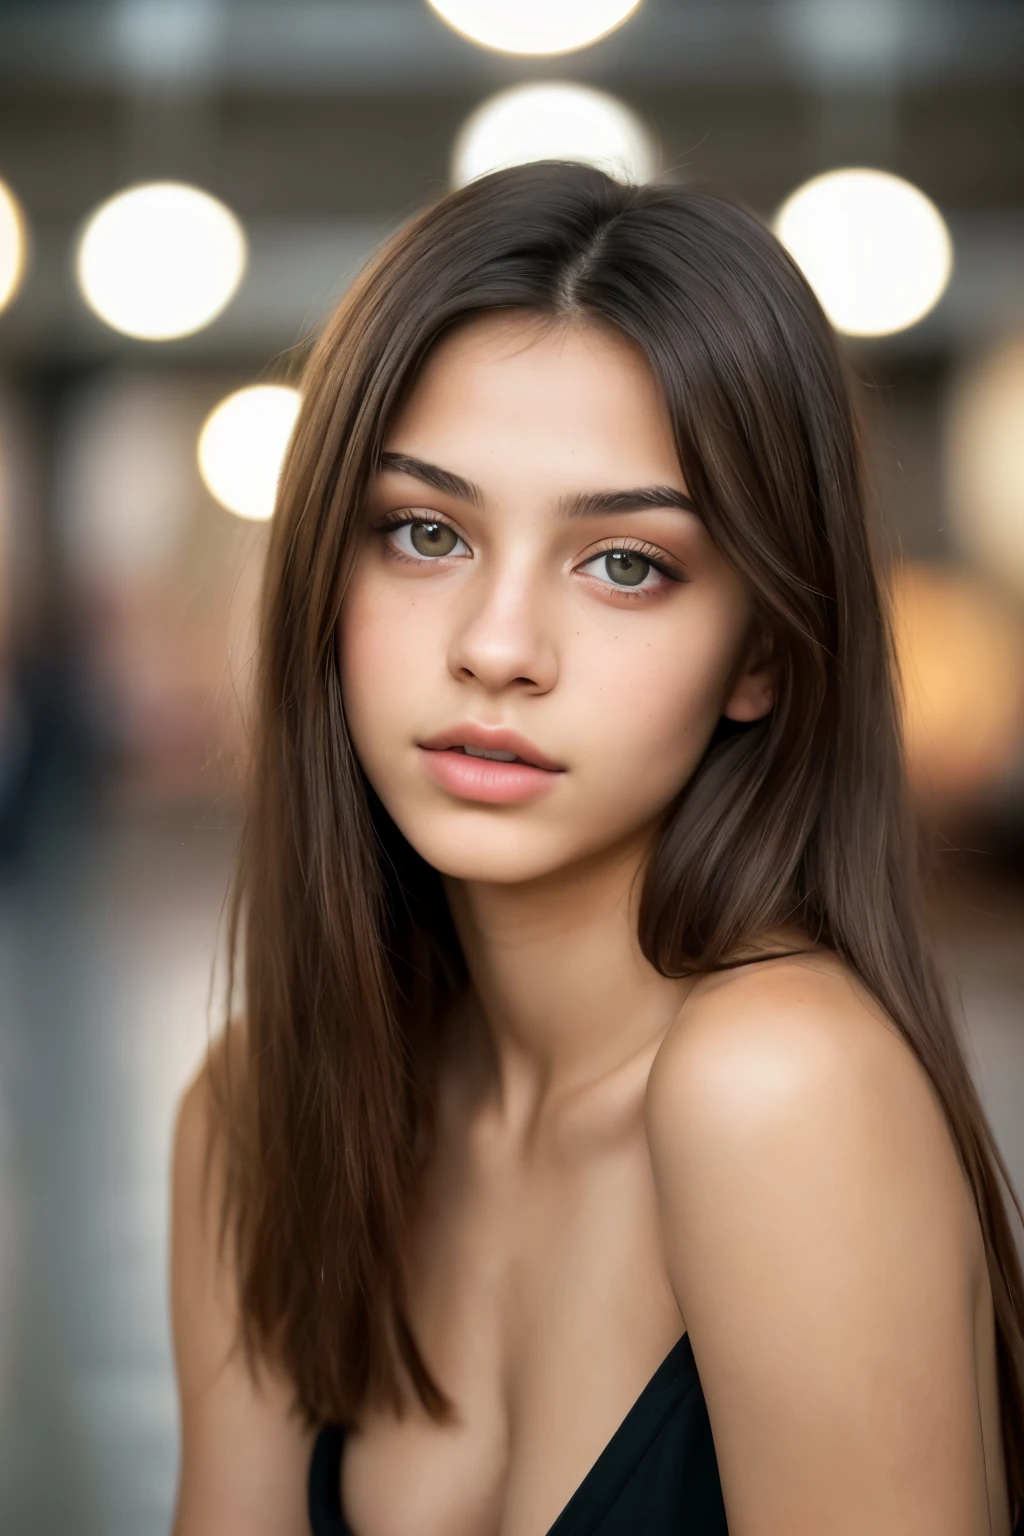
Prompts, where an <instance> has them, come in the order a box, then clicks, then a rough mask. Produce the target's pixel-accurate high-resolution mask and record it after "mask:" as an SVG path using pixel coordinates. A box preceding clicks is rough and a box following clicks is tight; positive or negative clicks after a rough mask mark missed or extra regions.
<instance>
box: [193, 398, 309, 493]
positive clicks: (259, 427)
mask: <svg viewBox="0 0 1024 1536" xmlns="http://www.w3.org/2000/svg"><path fill="white" fill-rule="evenodd" d="M298 410H299V393H298V390H295V389H291V388H290V387H289V386H287V385H284V384H252V385H249V386H248V387H247V388H245V389H239V390H236V391H235V393H234V394H232V395H228V396H227V398H226V399H224V400H222V401H221V402H220V404H219V405H217V406H215V407H214V409H213V410H212V411H211V412H210V414H209V416H208V417H207V418H206V421H205V422H204V424H203V429H202V431H201V432H200V434H199V447H198V457H199V472H200V474H201V475H202V477H203V480H204V482H205V483H206V487H207V489H208V491H209V492H210V494H211V496H213V497H214V498H215V499H216V500H217V501H219V502H220V504H221V506H222V507H227V509H228V511H229V512H234V513H236V515H237V516H238V517H248V518H252V519H253V520H254V521H257V522H263V521H265V520H266V519H267V518H268V517H270V516H271V514H272V513H273V510H274V498H275V496H276V494H277V482H278V478H279V476H280V473H281V464H282V462H283V460H284V455H285V450H286V448H287V447H288V440H289V438H290V437H291V434H292V428H293V427H294V426H295V418H296V416H297V415H298Z"/></svg>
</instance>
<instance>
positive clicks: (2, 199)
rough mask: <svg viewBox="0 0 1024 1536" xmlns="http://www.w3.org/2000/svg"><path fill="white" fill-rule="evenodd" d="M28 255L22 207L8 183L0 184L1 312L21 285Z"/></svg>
mask: <svg viewBox="0 0 1024 1536" xmlns="http://www.w3.org/2000/svg"><path fill="white" fill-rule="evenodd" d="M27 251H28V226H27V225H26V222H25V215H24V214H23V213H22V211H21V205H20V203H19V202H18V199H17V198H16V197H15V195H14V193H13V192H12V191H11V189H10V187H9V186H8V185H7V184H6V182H3V181H0V309H4V308H5V307H6V305H8V304H9V303H10V302H11V300H12V299H13V298H14V295H15V294H16V293H17V291H18V288H19V286H20V284H21V279H22V277H23V275H24V272H25V259H26V255H27Z"/></svg>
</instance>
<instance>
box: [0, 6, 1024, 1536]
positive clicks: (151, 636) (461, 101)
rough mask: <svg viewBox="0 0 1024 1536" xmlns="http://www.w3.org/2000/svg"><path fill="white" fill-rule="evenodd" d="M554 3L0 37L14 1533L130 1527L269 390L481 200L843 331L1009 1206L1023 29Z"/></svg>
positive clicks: (253, 564)
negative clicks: (614, 225) (343, 309)
mask: <svg viewBox="0 0 1024 1536" xmlns="http://www.w3.org/2000/svg"><path fill="white" fill-rule="evenodd" d="M592 9H593V20H592V24H591V25H590V30H589V32H588V31H587V26H586V23H587V15H588V7H587V6H586V5H584V4H580V5H577V6H575V7H567V6H562V5H560V4H558V3H556V0H548V3H547V4H544V5H540V6H538V5H537V4H534V3H526V0H520V3H517V0H479V3H474V0H461V3H459V4H457V5H456V4H454V3H443V0H436V3H428V0H3V3H2V4H0V1531H3V1532H4V1533H11V1536H65V1533H67V1532H69V1531H74V1532H75V1533H76V1536H160V1533H166V1532H167V1530H168V1527H169V1523H170V1518H171V1509H172V1504H173V1498H174V1487H175V1478H176V1470H177V1456H178V1422H177V1406H176V1400H175V1389H174V1380H173V1372H172V1363H171V1344H170V1328H169V1319H168V1297H167V1234H168V1202H169V1159H170V1147H171V1129H172V1120H173V1115H174V1110H175V1104H176V1100H177V1098H178V1095H179V1094H180V1092H181V1089H182V1087H183V1085H184V1084H185V1082H186V1081H187V1080H188V1078H189V1077H190V1076H191V1074H192V1073H193V1072H194V1070H195V1069H196V1067H197V1065H198V1063H199V1060H200V1058H201V1056H202V1053H203V1051H204V1049H205V1045H206V1040H207V1032H208V1030H213V1029H215V1028H217V1027H218V1024H219V1011H218V1010H219V1008H220V1006H221V1002H222V993H221V988H222V985H223V950H222V941H223V933H222V929H221V923H222V902H223V899H224V895H225V890H226V885H227V880H228V875H229V871H230V867H231V860H232V855H233V853H234V850H235V847H236V843H237V837H238V832H239V826H240V816H241V804H240V792H239V790H240V782H241V775H242V772H243V770H244V765H245V762H246V752H247V745H248V734H247V724H246V722H247V710H248V699H249V688H250V682H251V674H252V662H253V654H254V649H255V644H256V630H255V606H256V602H257V597H258V592H259V584H260V573H261V564H262V559H263V552H264V548H265V544H266V539H267V533H268V527H269V522H270V518H271V514H272V507H273V497H274V485H275V480H276V476H277V473H278V469H279V466H280V462H281V456H282V453H283V451H284V448H285V445H286V443H287V439H288V434H289V432H290V430H291V427H292V424H293V422H294V418H295V411H296V407H297V395H296V383H297V380H298V378H299V375H300V371H301V366H302V362H303V359H304V357H305V355H306V352H307V348H308V344H309V341H310V339H311V338H312V337H313V336H315V334H316V331H317V327H318V324H319V322H320V320H321V318H322V317H323V316H324V315H325V313H326V312H327V311H328V310H329V309H330V308H331V306H332V305H333V304H334V303H335V302H336V300H337V298H338V297H339V295H340V294H341V293H342V292H343V291H344V289H345V286H346V284H347V283H348V282H349V281H350V279H351V277H352V275H353V274H354V272H355V271H357V270H358V268H359V266H360V265H361V263H362V262H363V261H364V260H365V258H366V257H367V256H368V255H369V254H370V253H371V252H372V251H373V250H374V249H375V247H376V246H378V245H379V244H380V242H381V241H382V240H383V239H384V238H385V237H386V236H387V235H389V234H390V233H391V232H392V231H393V230H394V229H396V228H397V227H398V226H399V225H400V224H401V223H402V222H403V221H404V220H405V219H407V218H408V217H409V216H410V215H411V214H413V213H414V212H416V211H417V210H419V209H420V208H422V207H424V206H426V205H427V204H428V203H429V202H431V201H432V200H433V199H436V198H437V197H439V196H440V195H442V194H443V193H444V192H445V191H446V190H447V189H448V188H449V187H450V186H452V185H453V184H459V183H461V182H464V181H467V180H469V179H471V178H472V177H473V176H476V175H479V174H481V173H482V172H484V171H486V170H488V169H490V168H492V167H493V166H496V165H499V164H508V163H513V162H515V161H517V160H524V159H536V158H545V157H555V158H558V157H561V158H572V159H590V160H592V161H593V162H594V163H597V164H602V165H604V166H606V167H610V168H612V169H613V171H614V170H615V169H616V168H618V172H621V174H623V175H626V176H631V177H633V178H634V179H642V180H645V179H654V178H658V177H662V178H666V179H669V180H674V181H682V182H692V183H695V184H703V185H710V186H712V187H715V188H718V189H721V190H724V191H726V192H727V193H730V194H732V195H733V196H735V197H737V198H739V199H740V200H741V201H743V202H744V203H745V204H746V205H747V206H748V207H749V208H751V209H752V210H754V211H755V212H756V213H757V214H758V215H759V216H760V217H762V218H763V219H764V220H765V221H766V222H767V223H769V224H771V226H772V227H773V228H774V229H775V230H776V232H777V233H778V234H779V236H780V238H781V239H783V240H784V241H785V243H786V244H787V245H788V246H789V248H790V249H791V250H792V252H793V254H794V256H795V258H796V259H797V260H798V261H799V262H800V264H801V265H802V267H803V269H804V271H805V272H806V274H807V276H808V278H809V280H810V281H811V282H812V284H813V285H814V287H815V290H816V292H817V293H818V295H819V297H820V299H821V302H822V304H823V305H824V306H825V308H826V311H827V312H828V314H829V315H830V318H831V319H832V320H833V323H834V324H835V326H836V328H837V330H838V331H839V332H840V335H841V337H842V340H843V346H844V348H845V349H846V351H847V353H848V355H849V357H850V360H851V362H852V365H853V367H854V370H855V372H856V374H857V376H858V378H859V380H860V381H861V385H862V389H863V396H864V400H865V403H866V409H867V413H868V418H869V422H870V427H871V453H872V458H873V473H874V478H875V483H876V485H877V488H878V495H879V500H880V504H881V509H882V513H883V516H884V520H885V526H886V529H887V538H888V543H889V546H890V548H889V552H888V558H889V560H890V563H891V569H892V581H893V595H894V603H895V615H896V629H897V639H898V642H899V649H900V665H901V671H902V675H903V678H904V684H905V691H906V702H905V724H906V750H907V756H908V767H909V771H910V778H911V783H912V786H913V791H914V795H915V800H916V805H917V808H918V812H919V816H920V822H921V826H922V829H923V831H924V832H925V834H926V837H927V840H928V844H929V846H930V847H931V848H932V849H933V850H934V851H933V854H932V856H931V859H930V862H929V876H928V880H929V885H928V897H929V908H930V913H931V917H932V921H933V924H934V930H935V933H936V936H937V939H938V942H939V945H940V950H941V955H942V959H943V961H944V964H945V967H946V973H947V977H948V982H949V986H950V988H951V990H952V993H953V995H954V997H955V998H956V999H957V1002H958V1007H959V1008H960V1011H961V1015H962V1027H963V1034H964V1041H965V1047H966V1050H967V1052H968V1055H969V1059H970V1063H971V1066H972V1070H973V1071H974V1073H975V1075H976V1079H977V1082H978V1085H979V1089H980V1092H981V1095H982V1098H983V1102H984V1104H985V1107H986V1110H987V1112H988V1114H989V1117H990V1120H991V1123H992V1125H993V1128H994V1130H995V1133H996V1136H997V1139H998V1141H999V1144H1000V1147H1001V1149H1002V1151H1003V1153H1004V1156H1005V1158H1006V1161H1007V1165H1008V1167H1009V1169H1010V1171H1011V1174H1012V1176H1013V1179H1014V1181H1015V1184H1016V1188H1017V1189H1018V1191H1020V1192H1022V1193H1024V149H1022V146H1024V89H1022V85H1024V6H1022V5H1021V4H1020V3H1019V0H639V3H634V4H627V3H625V0H619V3H618V4H617V5H616V0H601V3H600V4H598V3H596V0H595V4H594V6H593V8H592ZM570 10H571V11H572V12H573V15H574V16H575V18H576V20H575V22H574V23H573V25H570V24H569V21H568V20H567V17H568V13H569V11H570ZM467 18H468V19H467ZM456 23H457V24H456ZM563 23H564V25H563ZM573 26H576V28H577V30H576V31H573ZM1017 1234H1018V1238H1019V1240H1021V1242H1022V1246H1024V1236H1022V1234H1021V1233H1020V1230H1019V1226H1018V1228H1017Z"/></svg>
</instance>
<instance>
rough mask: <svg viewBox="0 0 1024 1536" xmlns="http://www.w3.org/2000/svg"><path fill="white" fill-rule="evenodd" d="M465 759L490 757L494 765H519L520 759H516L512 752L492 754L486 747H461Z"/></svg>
mask: <svg viewBox="0 0 1024 1536" xmlns="http://www.w3.org/2000/svg"><path fill="white" fill-rule="evenodd" d="M461 750H462V751H463V752H465V754H466V756H467V757H490V758H493V760H494V761H495V762H496V763H521V762H522V758H521V757H516V754H515V753H514V752H494V751H491V750H490V749H489V748H488V747H462V748H461Z"/></svg>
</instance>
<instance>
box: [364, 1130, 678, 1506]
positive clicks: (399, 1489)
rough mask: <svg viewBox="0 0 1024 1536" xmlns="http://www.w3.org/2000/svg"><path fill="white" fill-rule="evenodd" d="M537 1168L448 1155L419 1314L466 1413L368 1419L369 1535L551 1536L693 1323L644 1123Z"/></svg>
mask: <svg viewBox="0 0 1024 1536" xmlns="http://www.w3.org/2000/svg"><path fill="white" fill-rule="evenodd" d="M563 1151H564V1153H565V1155H564V1156H560V1155H559V1148H557V1147H555V1148H550V1147H549V1148H548V1149H547V1151H546V1153H545V1154H544V1155H543V1156H540V1157H538V1159H537V1163H536V1165H535V1166H530V1165H529V1164H527V1165H525V1166H524V1164H523V1162H522V1161H521V1160H519V1159H513V1158H511V1157H509V1156H507V1155H506V1154H505V1152H504V1149H503V1148H502V1145H501V1143H500V1140H498V1139H494V1140H492V1141H488V1139H487V1137H486V1136H484V1137H483V1138H481V1139H479V1140H478V1142H477V1143H476V1144H475V1145H474V1146H473V1147H472V1148H471V1149H470V1151H469V1155H463V1156H461V1157H460V1156H457V1155H446V1154H445V1153H444V1152H443V1151H442V1153H441V1155H440V1156H439V1158H438V1161H437V1163H436V1165H435V1167H434V1168H433V1169H432V1170H431V1175H430V1178H429V1180H428V1183H427V1186H426V1188H425V1190H424V1194H423V1200H422V1207H421V1210H420V1212H419V1214H418V1218H417V1222H416V1226H415V1230H414V1233H413V1241H412V1244H411V1250H410V1251H411V1264H410V1273H411V1275H412V1277H413V1286H412V1290H411V1293H410V1297H409V1308H410V1317H411V1321H412V1324H413V1328H414V1330H415V1332H416V1336H417V1339H418V1341H419V1342H420V1345H421V1348H422V1349H423V1352H424V1355H425V1358H426V1360H427V1363H428V1365H429V1367H430V1368H431V1369H432V1370H433V1371H434V1372H435V1374H436V1377H437V1379H438V1380H439V1383H440V1385H441V1386H442V1387H443V1388H444V1390H445V1391H446V1392H447V1393H448V1394H449V1396H450V1397H451V1398H452V1400H453V1402H454V1405H455V1410H456V1421H455V1422H454V1423H453V1424H451V1425H449V1426H442V1425H438V1424H437V1423H436V1422H434V1421H433V1420H431V1419H429V1417H428V1416H427V1415H425V1414H424V1413H423V1412H422V1410H420V1409H418V1408H413V1409H411V1410H410V1412H408V1413H407V1414H406V1415H405V1417H404V1418H402V1419H398V1418H396V1417H394V1416H393V1415H392V1414H384V1413H373V1412H369V1413H367V1414H366V1415H365V1416H364V1420H363V1422H362V1423H361V1425H360V1427H359V1430H358V1432H354V1433H352V1434H350V1435H349V1436H348V1437H347V1439H346V1443H345V1449H344V1455H343V1458H342V1468H341V1493H342V1504H343V1507H344V1508H345V1510H346V1511H347V1513H348V1518H349V1522H350V1524H351V1526H352V1527H353V1529H355V1530H358V1531H359V1533H360V1536H406V1533H412V1532H415V1533H416V1536H435V1533H436V1536H442V1533H443V1536H544V1533H546V1532H547V1531H548V1529H549V1527H550V1526H551V1524H552V1523H553V1522H554V1520H555V1519H556V1517H557V1515H558V1513H559V1511H560V1510H561V1509H562V1507H563V1506H564V1504H565V1503H566V1502H567V1500H568V1499H569V1497H570V1496H571V1495H572V1493H573V1492H574V1490H575V1489H576V1488H577V1487H578V1485H579V1484H580V1483H581V1482H582V1481H583V1479H584V1477H585V1476H586V1474H587V1472H588V1471H589V1470H590V1468H591V1466H592V1465H593V1463H594V1462H595V1460H596V1459H597V1457H598V1455H599V1454H600V1452H601V1451H602V1449H603V1448H604V1446H605V1445H606V1444H607V1443H608V1441H609V1440H610V1439H611V1437H612V1435H613V1434H614V1432H615V1430H616V1429H617V1427H618V1426H619V1424H620V1423H621V1422H622V1420H623V1418H624V1417H625V1415H626V1413H627V1412H628V1410H629V1409H630V1407H631V1405H632V1404H633V1402H634V1401H635V1400H636V1398H637V1397H638V1395H639V1394H640V1392H641V1391H642V1390H643V1388H644V1386H645V1384H646V1383H647V1382H648V1380H649V1379H650V1377H651V1375H652V1373H653V1372H654V1371H655V1369H656V1368H657V1367H658V1365H659V1363H660V1362H661V1361H662V1360H663V1359H664V1358H665V1356H666V1354H667V1352H668V1351H669V1350H670V1348H671V1347H672V1345H673V1343H674V1342H675V1341H676V1340H677V1339H678V1337H679V1335H680V1333H681V1332H682V1331H683V1327H684V1324H683V1320H682V1318H681V1316H680V1313H679V1309H678V1307H677V1306H676V1303H675V1299H674V1297H673V1295H672V1291H671V1287H670V1285H669V1283H668V1278H667V1275H666V1273H665V1268H664V1261H663V1258H662V1253H661V1243H660V1236H659V1225H658V1212H657V1204H656V1199H655V1192H654V1188H653V1183H652V1179H651V1172H650V1162H649V1158H648V1156H647V1150H646V1139H645V1137H644V1134H643V1128H642V1123H641V1122H640V1119H639V1118H638V1119H637V1121H636V1123H635V1125H633V1126H628V1125H627V1126H621V1127H619V1129H618V1133H617V1134H615V1135H613V1136H608V1137H604V1138H599V1139H598V1140H597V1142H596V1143H595V1144H594V1145H591V1146H589V1147H586V1148H584V1149H580V1148H578V1147H574V1146H572V1145H570V1146H569V1147H567V1148H565V1149H563Z"/></svg>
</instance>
